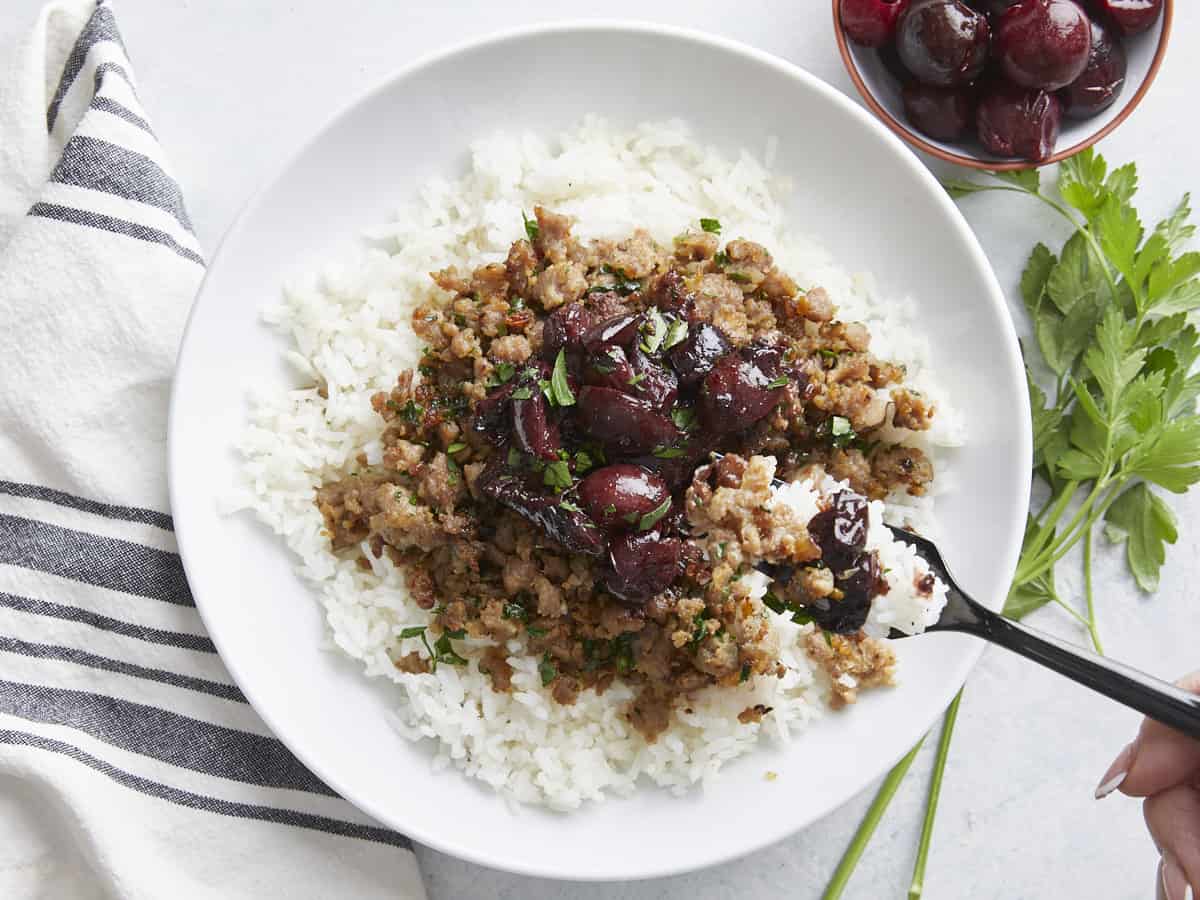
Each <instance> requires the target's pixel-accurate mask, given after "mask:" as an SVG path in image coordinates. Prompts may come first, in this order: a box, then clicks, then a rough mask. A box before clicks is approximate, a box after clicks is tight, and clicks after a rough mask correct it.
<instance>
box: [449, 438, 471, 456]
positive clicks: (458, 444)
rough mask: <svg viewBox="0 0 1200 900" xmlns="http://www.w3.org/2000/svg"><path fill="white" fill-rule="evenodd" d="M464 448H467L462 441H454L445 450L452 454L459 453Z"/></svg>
mask: <svg viewBox="0 0 1200 900" xmlns="http://www.w3.org/2000/svg"><path fill="white" fill-rule="evenodd" d="M466 449H467V445H466V444H464V443H463V442H462V441H455V442H454V443H453V444H451V445H450V446H449V447H447V448H446V452H447V453H449V454H451V455H453V454H455V453H459V452H461V451H463V450H466Z"/></svg>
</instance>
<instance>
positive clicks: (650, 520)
mask: <svg viewBox="0 0 1200 900" xmlns="http://www.w3.org/2000/svg"><path fill="white" fill-rule="evenodd" d="M670 509H671V498H670V497H667V499H665V500H664V501H663V502H662V503H660V504H659V505H658V506H656V507H654V509H652V510H650V512H648V513H646V514H645V515H644V516H642V519H641V521H640V522H638V531H649V530H650V529H651V528H653V527H654V525H655V523H656V522H658V520H659V519H661V518H662V517H663V516H665V515H666V514H667V513H668V512H669V511H670Z"/></svg>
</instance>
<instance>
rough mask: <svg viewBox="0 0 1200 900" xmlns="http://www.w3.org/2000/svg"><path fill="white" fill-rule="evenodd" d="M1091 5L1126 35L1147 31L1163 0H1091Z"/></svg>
mask: <svg viewBox="0 0 1200 900" xmlns="http://www.w3.org/2000/svg"><path fill="white" fill-rule="evenodd" d="M1091 5H1092V7H1093V8H1094V9H1096V10H1098V11H1099V12H1100V13H1101V14H1103V15H1106V16H1108V18H1109V21H1111V22H1112V23H1113V24H1114V25H1116V26H1117V30H1118V31H1120V32H1121V34H1127V35H1128V34H1140V33H1141V32H1143V31H1148V30H1149V29H1150V27H1151V26H1152V25H1153V24H1154V23H1155V22H1157V21H1158V17H1159V16H1161V15H1162V11H1163V0H1091Z"/></svg>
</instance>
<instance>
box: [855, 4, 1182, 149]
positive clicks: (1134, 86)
mask: <svg viewBox="0 0 1200 900" xmlns="http://www.w3.org/2000/svg"><path fill="white" fill-rule="evenodd" d="M841 8H842V4H841V0H833V32H834V36H835V37H836V39H837V45H838V52H840V53H841V55H842V62H844V63H845V64H846V71H847V72H849V73H850V80H851V81H853V82H854V86H855V87H856V88H858V92H859V93H860V94H862V97H863V100H865V101H866V104H867V106H868V107H870V109H871V110H872V112H874V113H875V115H877V116H878V117H879V118H880V119H881V120H882V121H883V123H884V124H885V125H887V126H888V128H890V129H892V131H894V132H896V134H898V135H899V136H900V137H901V138H903V139H904V140H905V141H907V142H908V143H909V144H911V145H912V146H913V147H915V148H916V149H918V150H922V151H924V152H925V153H928V154H929V155H930V156H934V157H936V158H937V159H941V160H945V161H946V162H952V163H957V164H958V165H960V166H967V167H968V168H972V169H988V170H990V171H1013V170H1017V169H1033V168H1037V167H1038V166H1045V165H1049V164H1050V163H1056V162H1058V161H1060V160H1063V159H1066V158H1067V157H1068V156H1073V155H1074V154H1076V153H1078V152H1079V151H1080V150H1084V149H1086V148H1088V147H1090V146H1092V144H1095V143H1096V142H1097V141H1099V140H1101V139H1102V138H1104V137H1106V136H1107V135H1108V134H1110V133H1111V132H1113V131H1114V130H1115V129H1116V128H1117V126H1118V125H1120V124H1121V123H1122V122H1124V121H1125V120H1126V119H1127V118H1128V117H1129V114H1130V113H1132V112H1133V111H1134V109H1136V108H1137V105H1138V104H1139V103H1141V101H1142V97H1144V96H1145V95H1146V92H1147V91H1148V90H1150V85H1151V84H1153V83H1154V77H1155V76H1156V75H1157V74H1158V68H1159V66H1161V65H1162V61H1163V57H1164V56H1165V55H1166V52H1167V42H1168V40H1169V39H1170V36H1171V22H1172V20H1173V18H1174V13H1175V3H1174V0H1165V2H1164V3H1163V14H1162V16H1160V17H1159V20H1158V22H1156V23H1155V25H1154V27H1153V28H1151V29H1150V30H1149V31H1145V32H1143V33H1142V34H1138V35H1134V36H1133V37H1131V38H1125V39H1124V41H1125V52H1126V54H1127V55H1128V57H1129V66H1128V72H1127V75H1126V77H1125V87H1124V89H1123V90H1122V92H1121V95H1120V96H1119V97H1118V98H1117V102H1116V103H1114V104H1113V105H1112V106H1110V107H1109V108H1108V109H1106V110H1105V111H1104V112H1102V113H1101V114H1100V115H1098V116H1095V117H1093V118H1091V119H1069V118H1067V117H1066V116H1064V117H1063V123H1062V133H1061V134H1059V137H1058V144H1057V145H1056V147H1055V151H1054V154H1053V155H1052V156H1050V158H1049V159H1046V160H1043V161H1042V162H1031V161H1030V160H1026V159H1013V158H1011V157H999V156H994V155H992V154H991V153H989V152H988V151H987V150H985V149H984V147H983V146H982V145H981V144H980V143H979V142H978V141H977V140H976V139H975V138H973V137H971V138H967V139H964V140H963V141H961V142H959V143H954V144H951V143H947V142H944V141H936V140H934V139H933V138H930V137H926V136H925V135H923V134H920V133H919V132H917V131H916V130H915V129H914V128H912V126H910V125H909V123H908V120H907V118H906V117H905V115H904V104H903V103H902V102H901V99H900V84H899V83H898V82H897V81H896V79H895V78H893V77H892V75H891V74H890V73H889V72H888V71H887V69H886V68H885V67H884V65H883V62H882V61H881V60H880V58H879V53H878V51H876V50H874V49H872V48H870V47H862V46H859V45H858V44H855V43H853V42H852V41H851V40H850V39H849V38H847V37H846V33H845V31H843V29H842V12H841Z"/></svg>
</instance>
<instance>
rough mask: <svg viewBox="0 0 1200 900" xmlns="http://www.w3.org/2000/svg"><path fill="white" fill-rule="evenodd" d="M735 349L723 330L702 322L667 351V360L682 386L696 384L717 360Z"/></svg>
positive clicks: (689, 330)
mask: <svg viewBox="0 0 1200 900" xmlns="http://www.w3.org/2000/svg"><path fill="white" fill-rule="evenodd" d="M731 349H733V348H732V347H731V346H730V344H729V341H727V340H726V339H725V335H724V334H722V333H721V329H719V328H717V327H716V326H714V325H709V324H708V323H707V322H701V323H700V324H698V325H693V326H692V327H691V328H690V329H688V335H687V337H686V338H684V339H683V340H682V341H680V342H679V343H678V344H676V345H675V346H674V347H672V348H671V349H670V350H668V351H667V358H668V359H669V360H670V361H671V365H672V367H674V369H675V372H676V373H677V374H678V375H679V383H680V384H682V385H690V384H695V383H696V382H697V381H699V380H700V379H701V378H703V377H704V376H705V375H707V374H708V373H709V372H711V371H712V367H713V366H714V365H716V363H717V360H718V359H720V358H721V357H722V356H724V355H725V354H727V353H728V352H729V351H730V350H731Z"/></svg>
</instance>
